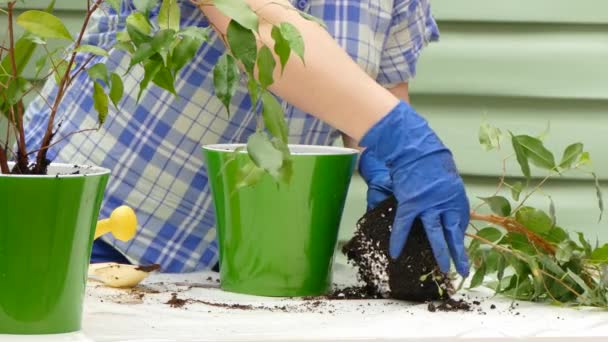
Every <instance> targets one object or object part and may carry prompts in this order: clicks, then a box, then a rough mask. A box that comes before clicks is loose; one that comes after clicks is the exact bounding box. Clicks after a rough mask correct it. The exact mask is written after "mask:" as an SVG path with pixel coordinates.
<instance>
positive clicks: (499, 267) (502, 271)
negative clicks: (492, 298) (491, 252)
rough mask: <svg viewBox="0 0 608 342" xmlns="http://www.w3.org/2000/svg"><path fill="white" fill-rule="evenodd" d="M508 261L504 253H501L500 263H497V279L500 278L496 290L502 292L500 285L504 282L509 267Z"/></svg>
mask: <svg viewBox="0 0 608 342" xmlns="http://www.w3.org/2000/svg"><path fill="white" fill-rule="evenodd" d="M507 266H508V265H507V262H506V259H505V257H504V256H503V255H502V254H499V258H498V263H497V265H496V279H497V280H498V284H497V287H496V292H497V293H498V292H500V285H501V284H502V279H503V276H504V275H505V269H506V268H507Z"/></svg>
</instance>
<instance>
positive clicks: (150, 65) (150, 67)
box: [137, 59, 163, 102]
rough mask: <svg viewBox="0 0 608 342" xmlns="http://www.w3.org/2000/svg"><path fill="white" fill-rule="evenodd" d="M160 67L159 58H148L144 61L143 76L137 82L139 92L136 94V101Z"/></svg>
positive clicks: (160, 61) (161, 64)
mask: <svg viewBox="0 0 608 342" xmlns="http://www.w3.org/2000/svg"><path fill="white" fill-rule="evenodd" d="M162 67H163V62H162V60H159V59H150V60H148V61H146V62H144V78H143V79H142V80H141V82H140V83H139V93H138V94H137V102H139V99H140V98H141V95H142V94H143V92H144V90H145V89H146V88H147V87H148V84H150V81H152V80H153V79H154V78H155V77H156V74H158V71H159V70H160V68H162Z"/></svg>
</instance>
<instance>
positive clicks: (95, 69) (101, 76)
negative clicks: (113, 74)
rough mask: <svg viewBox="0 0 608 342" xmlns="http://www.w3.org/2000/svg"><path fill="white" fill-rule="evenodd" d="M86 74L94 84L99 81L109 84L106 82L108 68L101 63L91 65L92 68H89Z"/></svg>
mask: <svg viewBox="0 0 608 342" xmlns="http://www.w3.org/2000/svg"><path fill="white" fill-rule="evenodd" d="M87 74H89V77H90V78H91V80H93V81H95V82H97V81H99V80H101V81H104V82H105V84H108V83H109V82H108V68H107V67H106V65H105V64H103V63H97V64H95V65H93V66H92V67H90V68H89V69H88V70H87Z"/></svg>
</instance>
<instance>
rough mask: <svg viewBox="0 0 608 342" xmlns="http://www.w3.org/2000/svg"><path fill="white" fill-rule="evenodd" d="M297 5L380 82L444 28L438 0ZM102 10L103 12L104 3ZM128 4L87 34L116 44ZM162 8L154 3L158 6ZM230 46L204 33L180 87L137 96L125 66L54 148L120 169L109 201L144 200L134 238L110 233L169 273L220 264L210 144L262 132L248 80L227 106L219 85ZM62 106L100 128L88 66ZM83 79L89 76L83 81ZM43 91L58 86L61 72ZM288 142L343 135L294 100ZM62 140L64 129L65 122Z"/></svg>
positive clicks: (34, 132) (404, 76) (33, 117)
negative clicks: (118, 85) (208, 166)
mask: <svg viewBox="0 0 608 342" xmlns="http://www.w3.org/2000/svg"><path fill="white" fill-rule="evenodd" d="M292 3H293V5H294V6H295V7H297V8H299V9H302V10H304V11H307V12H308V13H310V14H312V15H314V16H316V17H318V18H322V19H323V20H324V21H325V23H326V25H327V29H328V31H329V32H330V34H331V35H332V36H333V37H334V38H335V39H336V40H337V42H338V43H339V44H340V45H341V46H342V47H343V48H344V49H346V51H347V52H348V53H349V55H350V56H351V57H352V58H353V59H354V60H355V61H357V62H358V64H359V65H360V66H361V67H362V68H363V69H364V70H366V71H367V72H368V73H369V74H370V75H371V76H372V77H374V78H375V79H376V80H377V81H378V82H379V83H381V84H383V85H385V86H391V85H395V84H398V83H401V82H404V81H407V80H409V79H410V78H411V77H412V76H413V75H414V73H415V66H416V61H417V59H418V56H419V53H420V51H421V49H422V48H423V47H424V46H425V45H426V44H427V43H428V42H429V41H432V40H435V39H437V38H438V30H437V26H436V24H435V21H434V19H433V17H432V16H431V13H430V7H429V4H428V0H292ZM180 6H181V8H182V11H181V13H182V17H181V23H182V25H198V26H206V25H207V24H208V23H207V22H206V20H205V19H204V17H203V15H202V14H201V12H200V11H199V10H198V9H197V8H196V7H194V6H193V5H192V4H190V2H189V1H182V2H181V3H180ZM99 12H102V11H99ZM128 12H129V10H128V8H123V11H121V13H120V14H118V15H116V14H108V13H107V12H106V13H100V14H99V15H96V16H95V17H94V18H93V20H92V22H91V26H90V29H89V31H88V32H87V35H86V37H85V39H84V43H85V44H92V45H97V46H100V47H107V46H109V44H110V43H111V42H113V41H114V39H115V34H116V32H117V31H118V30H122V29H123V28H124V22H125V18H126V16H127V15H128ZM153 15H154V12H153ZM223 52H224V46H223V44H222V42H221V40H220V39H218V38H217V36H215V35H213V34H212V36H211V41H210V42H209V43H208V44H205V45H204V46H203V47H202V48H201V49H200V51H198V54H197V55H196V57H195V59H194V60H193V61H192V63H190V64H188V65H187V66H186V67H185V68H184V69H183V70H182V72H181V73H180V75H179V77H178V78H177V84H176V90H177V92H178V94H179V95H180V97H179V98H175V97H174V96H173V95H171V94H170V93H168V92H165V91H164V90H161V89H160V88H157V87H152V88H150V89H149V90H148V91H146V92H145V93H144V94H143V95H142V98H141V100H140V103H139V104H137V103H136V98H137V93H138V90H139V83H140V81H141V79H142V77H143V72H142V70H141V68H134V69H133V70H132V71H131V72H129V73H128V74H127V75H125V76H124V84H125V98H124V99H123V101H122V102H121V103H120V106H119V108H120V110H119V111H115V112H111V113H110V114H109V115H108V119H107V121H106V123H105V124H104V126H103V127H102V128H101V129H100V130H99V131H97V132H93V133H90V134H88V133H87V134H75V135H72V136H70V137H69V138H67V139H64V140H62V141H61V143H59V144H57V145H56V146H54V147H53V148H52V149H50V151H49V158H51V159H52V160H54V161H56V162H69V163H83V164H86V163H89V164H96V165H101V166H104V167H107V168H109V169H111V170H112V178H111V180H110V183H109V185H108V188H107V191H106V196H105V199H104V203H103V206H102V210H101V216H102V217H107V216H109V214H110V212H111V211H112V209H114V208H116V207H118V206H120V205H122V204H127V205H129V206H131V207H133V208H134V209H135V210H136V213H137V215H138V219H139V224H140V226H139V227H138V231H137V235H136V236H135V238H134V239H132V240H131V241H128V242H121V241H117V240H114V239H113V238H112V237H111V236H107V235H106V236H104V237H103V239H104V240H105V241H106V242H108V243H109V244H111V245H113V246H114V247H115V248H116V249H118V250H119V251H120V252H122V253H123V254H124V255H125V256H126V257H127V258H128V259H129V260H130V261H131V262H133V263H137V264H151V263H158V264H160V265H161V267H162V270H163V271H165V272H188V271H195V270H200V269H204V268H208V267H211V266H213V265H215V263H216V262H217V260H218V245H217V242H216V230H215V229H214V225H215V217H214V208H213V203H212V199H211V195H210V193H209V185H208V182H207V175H206V170H205V165H204V163H203V157H202V152H201V146H202V145H204V144H210V143H234V142H245V141H246V139H247V137H248V136H249V135H250V134H251V133H253V132H254V131H255V128H256V115H257V114H256V113H255V111H254V110H253V109H252V107H251V102H250V100H249V97H248V96H247V91H246V87H245V86H244V85H243V86H242V87H240V88H239V89H238V91H237V94H236V95H235V96H234V98H233V99H232V108H231V110H232V112H233V113H232V115H231V117H228V115H227V113H226V111H225V109H223V107H222V105H221V103H220V101H219V100H217V99H216V98H215V97H214V94H213V73H212V69H213V66H214V65H215V63H216V61H217V59H218V58H219V57H220V56H221V55H222V53H223ZM98 59H101V60H106V59H107V60H106V62H107V63H108V66H109V68H110V70H112V69H114V68H116V69H117V72H118V73H119V74H120V75H122V74H124V73H125V71H126V67H127V66H128V61H127V58H125V55H124V53H123V52H121V51H110V56H109V58H108V57H99V58H98ZM81 75H82V76H81V77H80V79H79V80H77V81H76V82H75V84H76V86H73V87H72V88H71V91H70V92H68V94H67V95H66V97H65V100H64V101H63V104H62V107H61V108H60V111H59V113H60V115H61V117H60V120H61V122H62V127H61V131H60V132H63V133H66V132H71V131H75V130H79V129H85V128H93V127H96V124H97V114H96V112H95V110H94V108H93V101H92V96H91V93H92V87H91V84H90V81H89V80H88V79H87V77H86V75H84V74H81ZM77 84H82V85H83V86H82V87H79V86H78V85H77ZM42 92H43V94H46V95H45V97H48V96H49V95H51V96H52V94H53V92H56V85H55V82H54V80H53V79H52V78H51V79H50V80H49V81H48V82H47V84H46V85H45V87H44V89H43V91H42ZM284 109H285V113H286V115H287V118H288V125H289V141H290V143H300V144H317V145H329V144H331V143H332V142H333V141H334V140H335V138H336V137H337V136H338V135H339V134H338V132H337V131H336V130H335V129H334V128H332V127H330V126H328V125H327V124H325V123H323V122H321V121H319V120H317V119H315V118H313V117H312V116H310V115H308V114H306V113H303V112H301V111H300V110H298V109H296V108H294V107H292V106H290V105H288V104H286V103H284ZM48 112H49V110H48V107H47V105H46V103H45V101H43V100H42V99H41V98H38V99H36V100H35V101H34V102H33V103H32V104H31V106H30V107H29V108H28V111H27V116H26V117H27V119H28V123H27V124H28V126H29V127H28V129H27V130H28V132H29V136H28V137H27V139H28V144H29V146H30V148H35V147H36V146H38V145H39V141H40V137H42V135H43V134H42V133H43V131H44V126H45V124H46V122H47V120H48ZM56 139H57V140H59V139H61V133H60V134H59V136H58V137H56Z"/></svg>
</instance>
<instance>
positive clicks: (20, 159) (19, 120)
mask: <svg viewBox="0 0 608 342" xmlns="http://www.w3.org/2000/svg"><path fill="white" fill-rule="evenodd" d="M14 8H15V2H14V1H11V2H9V3H8V11H7V12H8V18H7V20H8V39H9V46H10V48H9V52H8V54H9V59H10V62H11V68H12V74H13V77H14V82H17V79H18V77H19V72H18V70H17V60H16V57H15V32H14V27H13V13H14ZM17 84H18V83H17ZM14 107H15V106H11V109H10V110H11V111H14ZM16 107H17V115H16V116H15V115H14V112H13V118H12V120H13V123H14V125H15V126H16V127H17V131H18V134H17V160H16V162H17V166H18V167H20V168H24V167H27V164H28V158H27V148H26V145H25V129H24V127H23V112H24V106H23V98H21V99H19V100H18V101H17V106H16Z"/></svg>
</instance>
